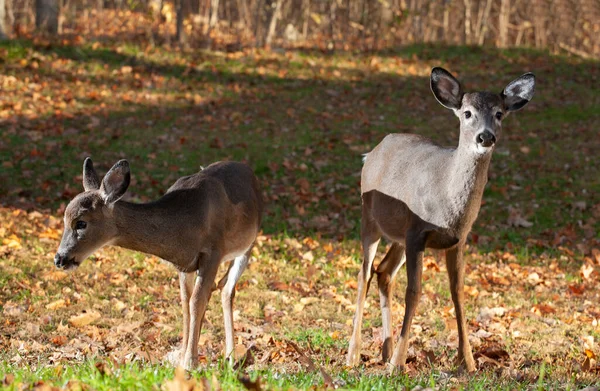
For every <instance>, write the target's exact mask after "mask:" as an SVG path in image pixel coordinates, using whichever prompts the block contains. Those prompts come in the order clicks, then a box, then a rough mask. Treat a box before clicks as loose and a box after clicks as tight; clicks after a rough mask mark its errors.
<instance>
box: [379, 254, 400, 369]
mask: <svg viewBox="0 0 600 391" xmlns="http://www.w3.org/2000/svg"><path fill="white" fill-rule="evenodd" d="M405 261H406V257H405V256H404V246H402V245H400V244H399V243H393V244H392V247H391V248H390V249H389V251H388V252H387V254H385V257H384V258H383V260H382V261H381V263H380V264H379V266H378V267H377V272H376V273H377V285H378V286H379V303H380V305H381V318H382V321H383V348H382V355H383V361H384V362H388V361H390V358H391V357H392V352H393V350H394V340H393V338H394V336H393V332H392V312H391V308H390V307H391V303H392V289H393V286H394V277H395V276H396V273H398V270H399V269H400V267H402V265H403V264H404V262H405Z"/></svg>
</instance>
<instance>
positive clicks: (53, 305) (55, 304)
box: [46, 299, 66, 311]
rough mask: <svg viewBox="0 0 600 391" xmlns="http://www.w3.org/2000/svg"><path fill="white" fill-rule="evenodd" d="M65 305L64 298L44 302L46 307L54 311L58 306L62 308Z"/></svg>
mask: <svg viewBox="0 0 600 391" xmlns="http://www.w3.org/2000/svg"><path fill="white" fill-rule="evenodd" d="M65 305H66V302H65V299H58V300H56V301H53V302H52V303H48V304H46V309H49V310H53V311H55V310H57V309H59V308H63V307H64V306H65Z"/></svg>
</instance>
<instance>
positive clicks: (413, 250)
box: [390, 232, 425, 371]
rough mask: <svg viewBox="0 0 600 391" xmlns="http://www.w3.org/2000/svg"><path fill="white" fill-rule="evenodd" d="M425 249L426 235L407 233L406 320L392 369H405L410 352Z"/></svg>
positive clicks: (419, 295)
mask: <svg viewBox="0 0 600 391" xmlns="http://www.w3.org/2000/svg"><path fill="white" fill-rule="evenodd" d="M424 251H425V235H424V234H419V235H414V234H411V233H410V232H407V234H406V274H407V277H408V284H407V286H406V298H405V302H406V309H405V311H404V321H403V323H402V330H401V331H400V339H399V340H398V345H397V346H396V349H395V350H394V355H393V356H392V361H390V364H391V365H392V368H391V371H394V369H395V368H396V367H400V368H401V369H404V366H405V365H406V355H407V353H408V339H409V338H408V337H409V334H410V326H411V324H412V320H413V317H414V316H415V312H416V311H417V305H418V304H419V299H420V297H421V278H422V275H423V252H424Z"/></svg>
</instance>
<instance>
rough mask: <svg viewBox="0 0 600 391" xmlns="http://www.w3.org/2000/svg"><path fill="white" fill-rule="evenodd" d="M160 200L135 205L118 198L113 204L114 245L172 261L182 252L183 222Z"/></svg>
mask: <svg viewBox="0 0 600 391" xmlns="http://www.w3.org/2000/svg"><path fill="white" fill-rule="evenodd" d="M173 212H174V211H172V210H171V209H170V208H166V207H165V206H164V205H161V203H160V201H158V202H152V203H147V204H134V203H131V202H125V201H118V202H117V203H115V205H114V206H113V211H112V213H113V217H114V220H115V225H116V227H117V232H118V233H117V237H116V240H115V242H114V244H116V245H118V246H121V247H124V248H127V249H130V250H135V251H141V252H145V253H148V254H152V255H156V256H158V257H161V258H163V259H167V260H171V259H172V258H173V257H174V256H175V254H178V253H179V252H180V251H181V246H182V243H181V240H182V238H181V236H180V235H179V230H180V227H181V221H179V219H173V214H174V213H173Z"/></svg>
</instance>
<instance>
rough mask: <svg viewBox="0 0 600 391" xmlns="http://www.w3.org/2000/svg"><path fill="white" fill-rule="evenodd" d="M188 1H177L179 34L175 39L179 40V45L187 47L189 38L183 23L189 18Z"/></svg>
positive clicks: (177, 33)
mask: <svg viewBox="0 0 600 391" xmlns="http://www.w3.org/2000/svg"><path fill="white" fill-rule="evenodd" d="M187 1H188V0H175V12H176V14H177V22H176V23H177V30H176V31H177V32H176V35H175V39H176V40H177V43H179V44H180V45H185V44H187V37H186V34H185V26H184V25H183V21H184V19H185V17H186V16H187V12H186V11H187V9H188V8H189V7H187V4H186V3H187Z"/></svg>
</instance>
